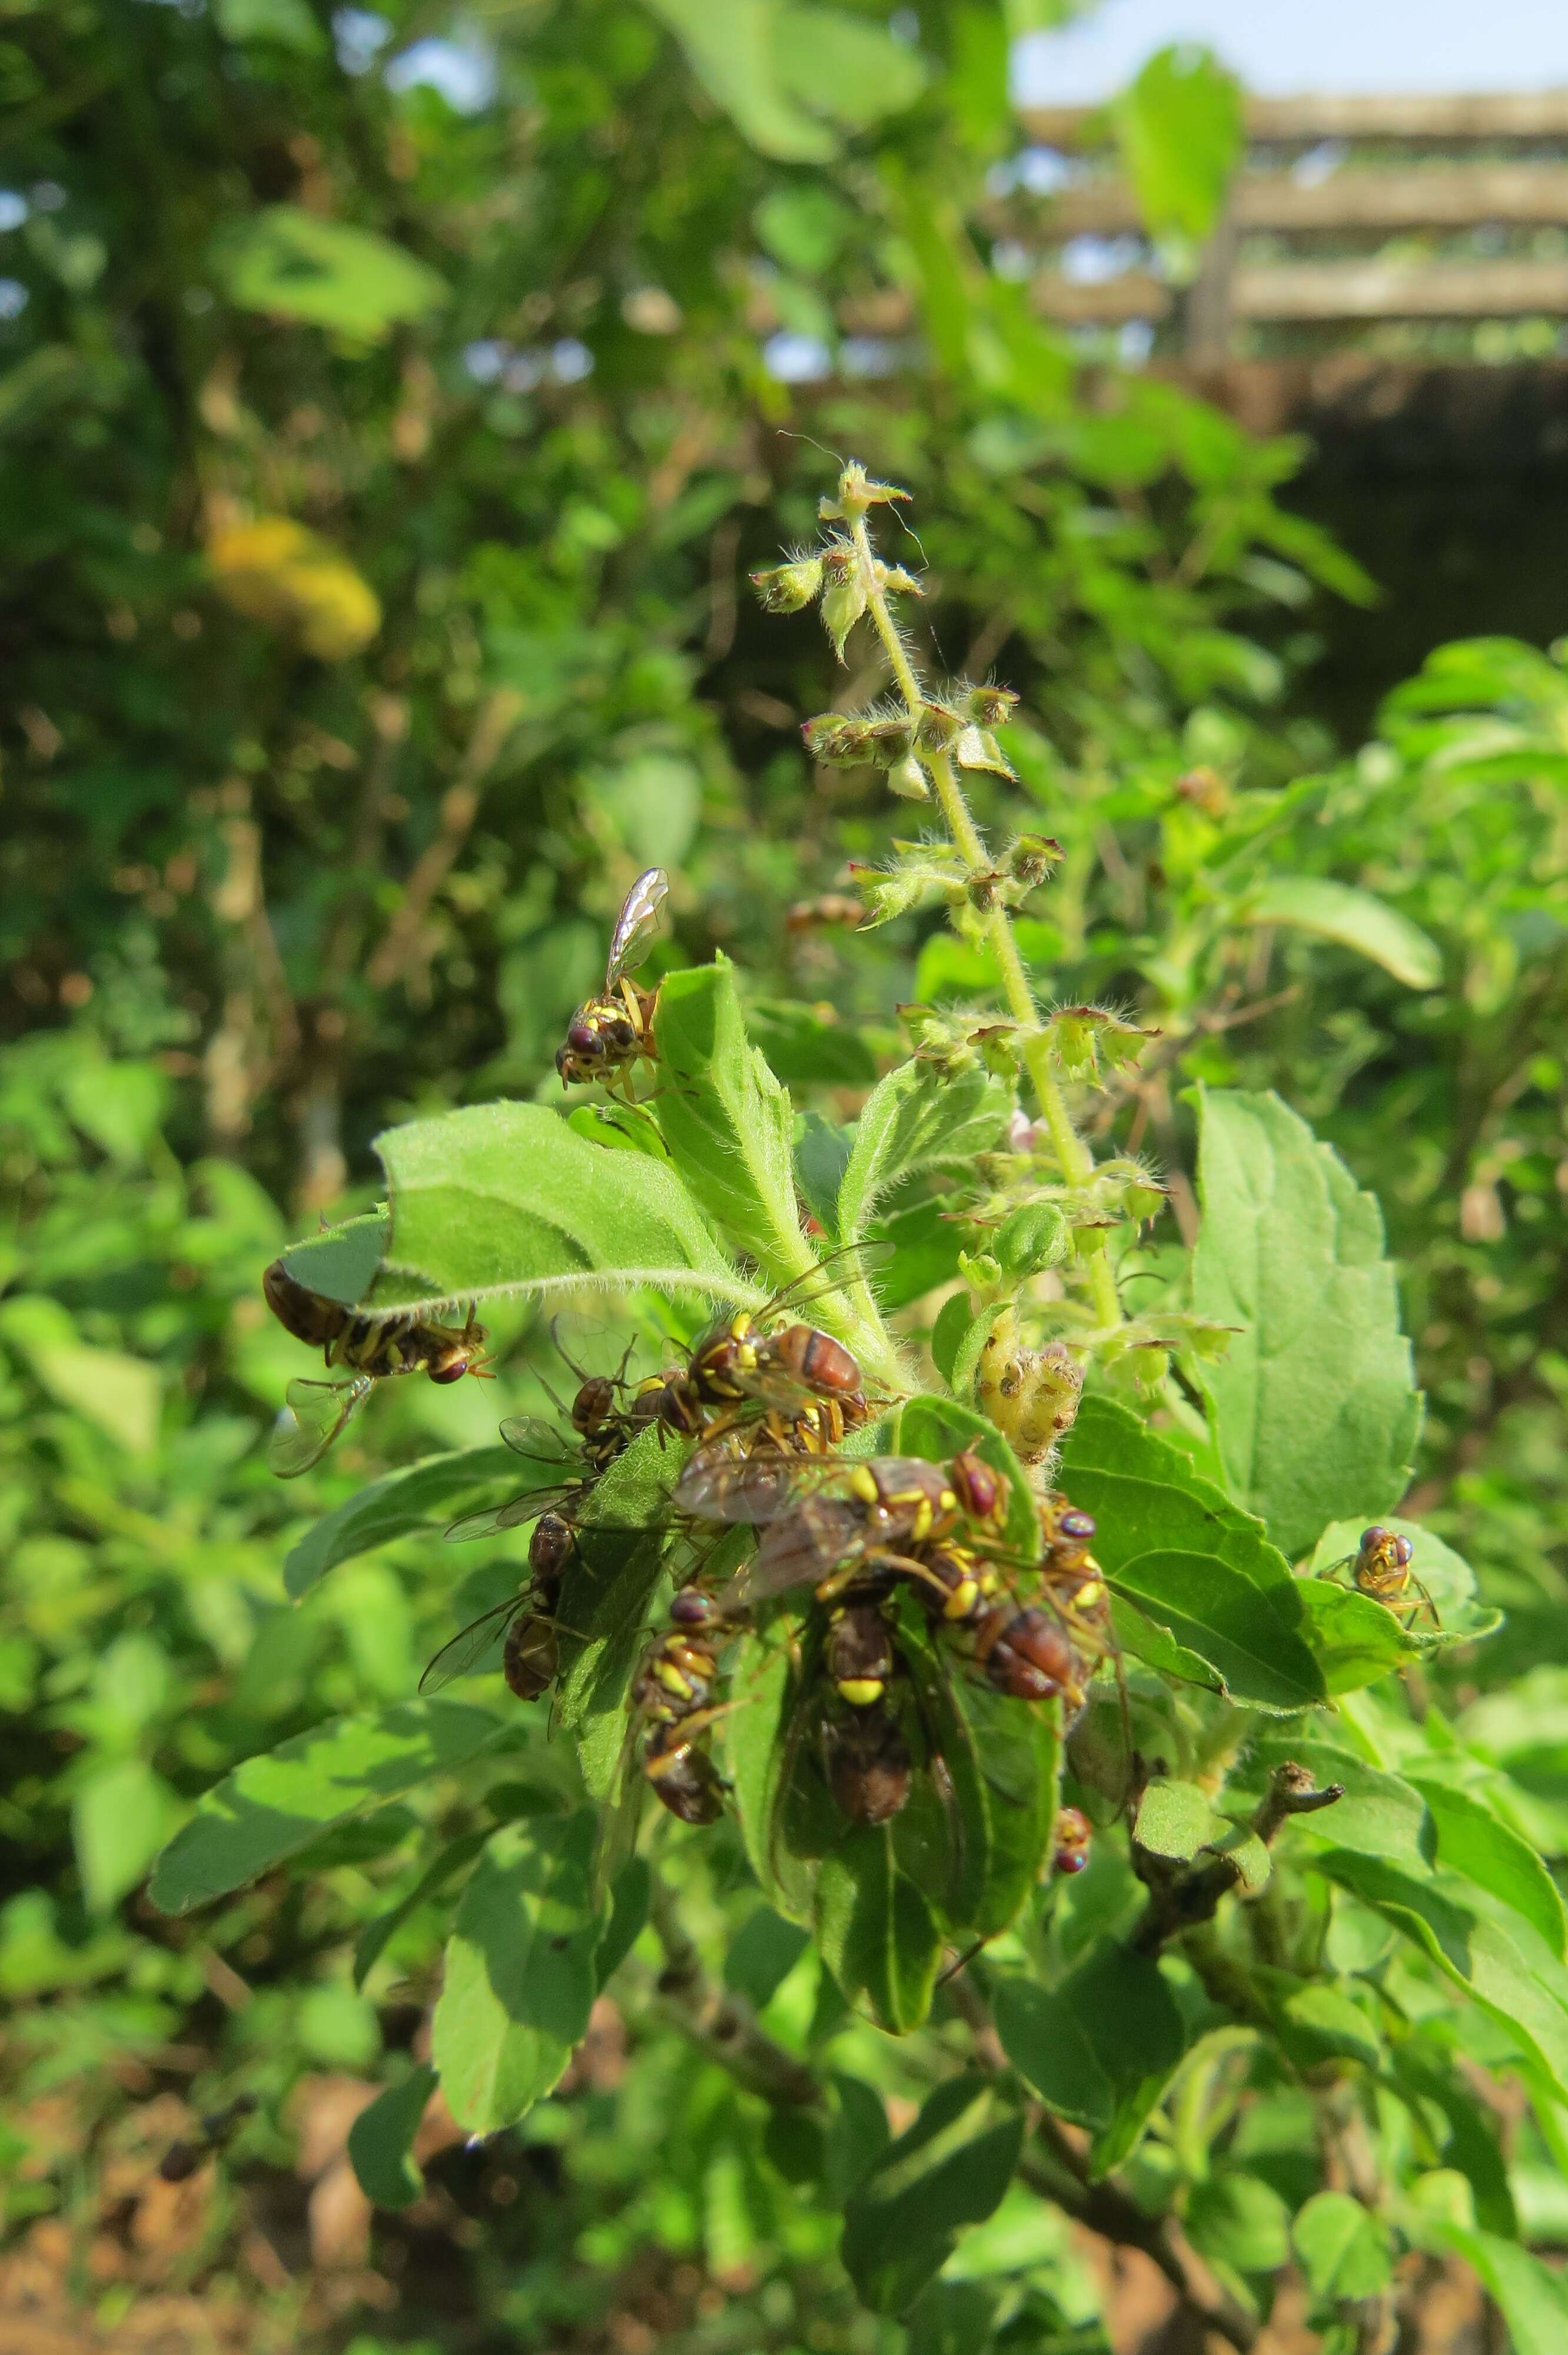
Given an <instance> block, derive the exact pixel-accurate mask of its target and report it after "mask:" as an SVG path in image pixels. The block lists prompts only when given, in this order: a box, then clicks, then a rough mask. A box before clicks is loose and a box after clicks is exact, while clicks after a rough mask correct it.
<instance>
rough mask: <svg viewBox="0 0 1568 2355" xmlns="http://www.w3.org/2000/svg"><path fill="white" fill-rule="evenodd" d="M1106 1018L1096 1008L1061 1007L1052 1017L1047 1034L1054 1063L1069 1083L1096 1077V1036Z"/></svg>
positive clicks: (1097, 1069) (1097, 1065)
mask: <svg viewBox="0 0 1568 2355" xmlns="http://www.w3.org/2000/svg"><path fill="white" fill-rule="evenodd" d="M1104 1019H1105V1018H1104V1016H1103V1015H1102V1014H1101V1012H1100V1010H1099V1007H1097V1006H1064V1007H1058V1009H1057V1011H1056V1012H1055V1013H1054V1015H1053V1016H1052V1017H1051V1020H1050V1023H1049V1025H1048V1035H1049V1037H1050V1040H1051V1045H1052V1048H1053V1049H1054V1052H1055V1056H1056V1060H1057V1061H1058V1062H1059V1063H1060V1064H1061V1066H1062V1069H1063V1070H1064V1071H1065V1072H1066V1074H1067V1077H1068V1078H1069V1079H1070V1080H1092V1079H1095V1078H1097V1076H1098V1072H1099V1064H1098V1061H1097V1057H1096V1053H1095V1040H1096V1034H1097V1031H1098V1029H1099V1027H1100V1024H1101V1023H1102V1022H1103V1020H1104Z"/></svg>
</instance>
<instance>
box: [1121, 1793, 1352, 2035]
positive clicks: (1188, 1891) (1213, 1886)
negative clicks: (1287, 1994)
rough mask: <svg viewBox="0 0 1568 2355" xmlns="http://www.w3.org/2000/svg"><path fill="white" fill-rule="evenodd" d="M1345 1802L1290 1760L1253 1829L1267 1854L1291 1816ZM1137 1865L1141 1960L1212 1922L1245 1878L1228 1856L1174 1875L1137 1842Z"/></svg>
mask: <svg viewBox="0 0 1568 2355" xmlns="http://www.w3.org/2000/svg"><path fill="white" fill-rule="evenodd" d="M1344 1796H1345V1786H1344V1785H1343V1784H1342V1783H1330V1784H1327V1785H1325V1786H1324V1788H1323V1789H1322V1790H1320V1791H1319V1790H1317V1789H1315V1788H1314V1786H1313V1782H1312V1777H1311V1774H1309V1773H1308V1769H1307V1768H1306V1767H1305V1766H1302V1765H1300V1764H1298V1763H1297V1761H1296V1760H1295V1759H1293V1758H1287V1759H1286V1760H1285V1762H1284V1764H1282V1765H1279V1766H1277V1767H1276V1768H1275V1770H1274V1773H1273V1774H1272V1775H1271V1776H1270V1778H1269V1785H1268V1789H1267V1791H1266V1793H1265V1795H1264V1796H1263V1799H1262V1801H1261V1802H1260V1804H1259V1806H1257V1808H1256V1810H1255V1814H1254V1816H1253V1819H1252V1829H1253V1831H1254V1832H1255V1834H1256V1836H1257V1838H1259V1839H1260V1840H1262V1842H1263V1844H1264V1846H1265V1847H1266V1848H1267V1847H1269V1846H1270V1845H1271V1844H1272V1842H1273V1840H1274V1839H1275V1838H1276V1836H1277V1833H1278V1831H1279V1830H1280V1828H1281V1827H1282V1826H1283V1825H1284V1824H1286V1823H1287V1822H1288V1821H1289V1819H1290V1817H1292V1816H1311V1815H1316V1814H1317V1812H1318V1810H1319V1808H1320V1807H1331V1806H1333V1804H1334V1802H1335V1800H1336V1799H1342V1798H1343V1797H1344ZM1133 1864H1134V1869H1135V1870H1137V1871H1138V1873H1139V1876H1140V1878H1141V1879H1143V1880H1144V1881H1147V1882H1148V1884H1149V1903H1148V1905H1147V1906H1146V1908H1145V1909H1144V1913H1143V1917H1142V1919H1141V1920H1140V1921H1139V1924H1138V1926H1137V1928H1136V1929H1135V1930H1134V1932H1133V1934H1132V1940H1131V1945H1132V1949H1133V1952H1134V1953H1135V1954H1139V1955H1154V1954H1158V1953H1159V1951H1160V1947H1161V1946H1162V1945H1164V1944H1165V1941H1166V1940H1167V1939H1168V1938H1173V1937H1179V1936H1180V1935H1181V1934H1182V1932H1183V1931H1187V1930H1194V1929H1196V1928H1198V1926H1199V1925H1200V1924H1201V1923H1205V1922H1212V1921H1213V1918H1214V1915H1215V1914H1216V1913H1218V1911H1219V1908H1220V1901H1221V1899H1222V1898H1224V1897H1227V1896H1229V1894H1230V1892H1231V1891H1232V1890H1233V1889H1234V1887H1235V1885H1236V1883H1237V1881H1239V1880H1240V1878H1241V1870H1240V1867H1239V1866H1238V1865H1237V1864H1236V1863H1235V1862H1234V1860H1233V1859H1231V1858H1230V1857H1228V1856H1215V1855H1210V1856H1207V1857H1203V1858H1201V1859H1200V1858H1195V1859H1193V1860H1192V1862H1191V1863H1187V1864H1180V1865H1177V1866H1176V1867H1175V1868H1174V1869H1172V1868H1171V1863H1170V1860H1169V1859H1167V1858H1164V1857H1160V1856H1154V1855H1151V1854H1150V1851H1149V1850H1147V1849H1139V1846H1138V1844H1137V1840H1136V1838H1135V1839H1134V1843H1133ZM1224 2000H1225V2001H1226V2003H1227V2005H1228V2007H1229V2008H1230V2009H1233V2010H1239V2011H1240V2012H1241V2013H1242V2015H1243V2017H1244V2018H1245V2017H1250V2016H1252V2010H1253V2007H1252V2006H1251V2005H1250V2004H1249V2002H1247V2001H1245V2000H1244V2001H1237V2000H1234V1999H1233V1998H1232V1997H1229V1996H1227V1997H1226V1998H1224Z"/></svg>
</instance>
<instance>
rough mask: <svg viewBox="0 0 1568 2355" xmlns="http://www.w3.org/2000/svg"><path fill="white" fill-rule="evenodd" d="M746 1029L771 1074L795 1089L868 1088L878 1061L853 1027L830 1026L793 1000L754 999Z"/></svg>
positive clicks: (833, 1023)
mask: <svg viewBox="0 0 1568 2355" xmlns="http://www.w3.org/2000/svg"><path fill="white" fill-rule="evenodd" d="M746 1018H747V1028H748V1030H749V1031H750V1033H751V1036H752V1038H753V1039H755V1041H756V1043H757V1047H758V1051H759V1052H760V1053H761V1054H763V1055H765V1056H766V1057H767V1059H768V1067H769V1069H770V1070H771V1071H773V1072H774V1073H775V1074H776V1075H777V1077H778V1078H779V1079H781V1080H783V1081H784V1082H786V1084H787V1085H789V1086H790V1087H821V1088H869V1087H870V1086H871V1084H872V1082H874V1080H875V1078H876V1057H875V1056H874V1054H873V1053H872V1051H871V1049H870V1048H869V1047H868V1046H867V1044H866V1042H865V1039H864V1036H863V1033H862V1032H861V1031H859V1030H857V1029H856V1028H854V1025H853V1023H850V1022H837V1021H833V1022H827V1021H824V1020H823V1018H822V1017H821V1014H819V1013H818V1012H817V1010H816V1008H815V1007H811V1006H802V1005H800V1004H799V1003H798V1002H797V1000H795V999H794V998H787V997H754V998H753V999H752V1000H751V1002H750V1004H749V1005H748V1006H747V1011H746Z"/></svg>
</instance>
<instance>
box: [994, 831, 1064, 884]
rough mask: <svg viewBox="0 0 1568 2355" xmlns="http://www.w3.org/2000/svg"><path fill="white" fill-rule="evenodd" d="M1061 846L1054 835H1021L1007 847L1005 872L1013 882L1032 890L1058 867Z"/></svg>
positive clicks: (1060, 858)
mask: <svg viewBox="0 0 1568 2355" xmlns="http://www.w3.org/2000/svg"><path fill="white" fill-rule="evenodd" d="M1061 860H1062V846H1061V844H1060V843H1059V842H1058V841H1057V840H1056V838H1055V837H1054V835H1049V834H1021V835H1019V837H1017V839H1016V840H1015V841H1014V842H1012V843H1011V844H1010V845H1009V846H1008V852H1007V871H1008V873H1009V874H1010V875H1011V876H1012V878H1013V880H1014V881H1015V882H1018V883H1022V885H1023V887H1024V889H1025V890H1031V891H1032V890H1033V889H1034V887H1035V885H1036V884H1037V883H1044V881H1045V879H1046V878H1047V877H1048V876H1049V875H1050V874H1051V873H1052V872H1053V871H1054V868H1057V867H1058V866H1060V864H1061Z"/></svg>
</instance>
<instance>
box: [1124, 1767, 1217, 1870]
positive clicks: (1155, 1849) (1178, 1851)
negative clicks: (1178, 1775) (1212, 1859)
mask: <svg viewBox="0 0 1568 2355" xmlns="http://www.w3.org/2000/svg"><path fill="white" fill-rule="evenodd" d="M1230 1828H1231V1827H1230V1825H1229V1824H1228V1823H1227V1822H1226V1821H1225V1818H1224V1816H1222V1815H1221V1814H1220V1812H1219V1810H1218V1809H1217V1808H1216V1807H1213V1806H1210V1804H1209V1800H1208V1796H1207V1795H1206V1794H1205V1793H1204V1792H1202V1791H1200V1789H1199V1788H1198V1785H1196V1783H1179V1782H1174V1781H1171V1780H1170V1779H1168V1778H1167V1777H1164V1776H1156V1778H1155V1779H1154V1781H1153V1782H1151V1783H1150V1784H1149V1785H1148V1786H1147V1788H1146V1789H1145V1791H1144V1794H1143V1796H1142V1798H1141V1799H1140V1800H1139V1806H1138V1821H1137V1823H1136V1825H1135V1826H1134V1827H1133V1838H1135V1839H1136V1840H1137V1842H1138V1845H1139V1848H1144V1849H1149V1850H1150V1853H1151V1854H1152V1855H1155V1856H1168V1857H1174V1858H1176V1859H1178V1860H1179V1861H1181V1862H1182V1863H1188V1864H1190V1863H1191V1862H1192V1859H1193V1858H1194V1857H1195V1856H1196V1855H1197V1853H1198V1851H1199V1849H1205V1848H1208V1847H1210V1846H1211V1845H1212V1843H1213V1841H1214V1840H1216V1839H1218V1838H1221V1837H1222V1836H1223V1835H1224V1833H1225V1832H1228V1831H1229V1830H1230Z"/></svg>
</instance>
